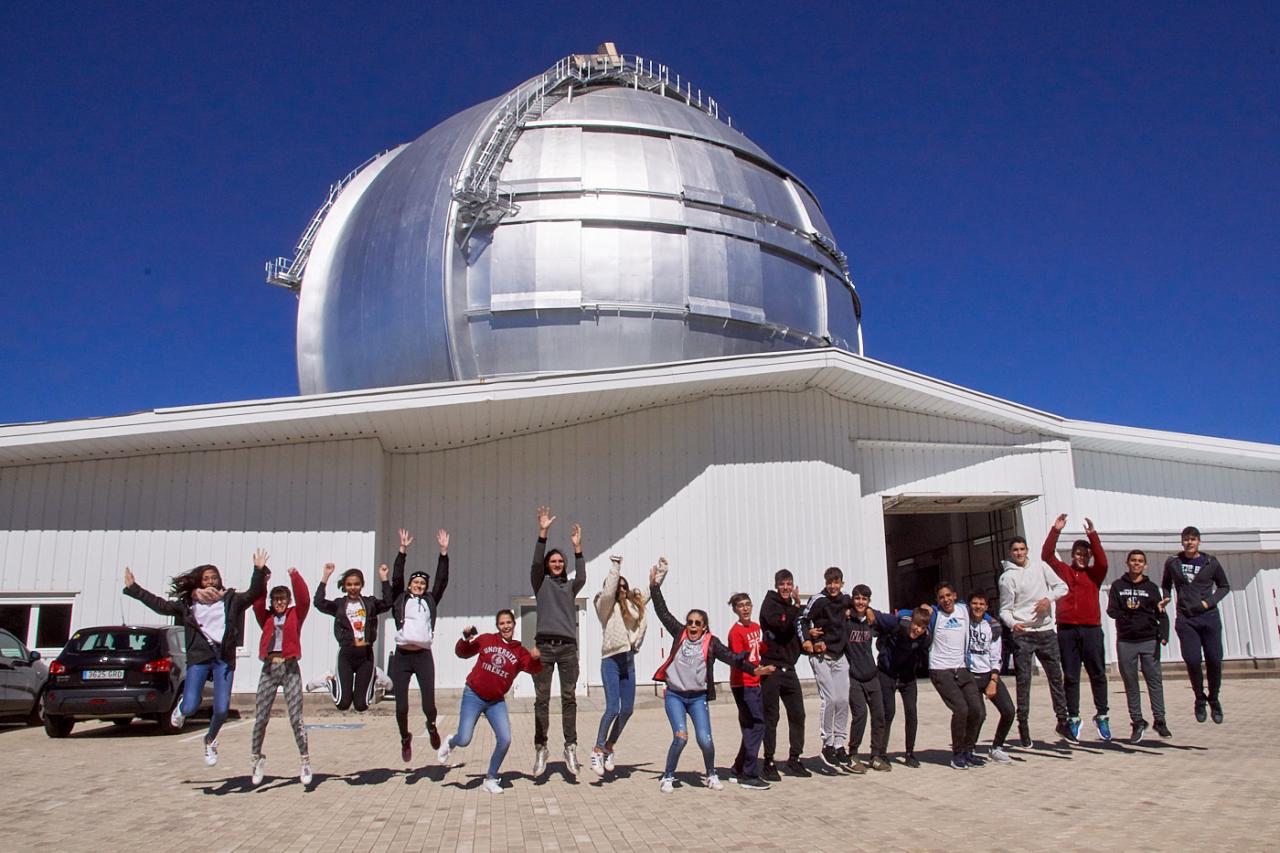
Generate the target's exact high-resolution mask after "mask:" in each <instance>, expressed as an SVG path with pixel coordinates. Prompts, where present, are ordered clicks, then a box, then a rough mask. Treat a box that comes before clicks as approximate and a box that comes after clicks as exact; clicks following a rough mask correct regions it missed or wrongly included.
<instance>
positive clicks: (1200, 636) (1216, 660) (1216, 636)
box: [1173, 610, 1222, 702]
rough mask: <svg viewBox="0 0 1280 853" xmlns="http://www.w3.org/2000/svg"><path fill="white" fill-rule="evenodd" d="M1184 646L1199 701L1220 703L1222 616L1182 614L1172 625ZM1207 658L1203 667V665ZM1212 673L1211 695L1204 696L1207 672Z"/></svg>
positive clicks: (1210, 675)
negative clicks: (1202, 657) (1202, 661)
mask: <svg viewBox="0 0 1280 853" xmlns="http://www.w3.org/2000/svg"><path fill="white" fill-rule="evenodd" d="M1173 630H1174V632H1175V633H1177V635H1178V644H1179V645H1180V646H1182V662H1183V663H1185V664H1186V665H1187V678H1188V679H1189V680H1190V681H1191V690H1192V691H1193V692H1194V693H1195V694H1196V701H1197V702H1217V701H1218V691H1220V690H1221V689H1222V617H1220V616H1219V615H1218V611H1217V610H1210V611H1209V612H1207V613H1199V614H1196V615H1195V616H1184V615H1183V614H1181V613H1179V614H1178V618H1177V620H1176V621H1175V622H1174V623H1173ZM1201 655H1203V656H1204V664H1203V666H1202V665H1201V663H1200V658H1201ZM1206 669H1207V670H1208V671H1209V673H1208V674H1209V692H1208V695H1206V694H1205V690H1204V687H1205V685H1204V677H1205V670H1206Z"/></svg>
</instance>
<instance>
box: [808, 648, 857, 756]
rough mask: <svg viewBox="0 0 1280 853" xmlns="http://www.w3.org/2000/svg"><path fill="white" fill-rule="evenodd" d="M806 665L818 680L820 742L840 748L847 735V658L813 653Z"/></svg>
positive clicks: (815, 679) (847, 737)
mask: <svg viewBox="0 0 1280 853" xmlns="http://www.w3.org/2000/svg"><path fill="white" fill-rule="evenodd" d="M809 665H810V666H812V667H813V679H814V681H817V682H818V706H819V709H820V711H819V713H820V717H821V720H822V722H821V724H820V726H819V733H820V734H821V735H822V745H823V746H830V747H834V748H836V749H839V748H840V747H842V746H844V745H845V743H846V742H847V741H848V739H849V661H848V660H846V659H845V658H844V656H841V657H838V658H836V659H835V660H828V659H826V658H823V657H819V656H817V655H815V656H813V657H810V658H809Z"/></svg>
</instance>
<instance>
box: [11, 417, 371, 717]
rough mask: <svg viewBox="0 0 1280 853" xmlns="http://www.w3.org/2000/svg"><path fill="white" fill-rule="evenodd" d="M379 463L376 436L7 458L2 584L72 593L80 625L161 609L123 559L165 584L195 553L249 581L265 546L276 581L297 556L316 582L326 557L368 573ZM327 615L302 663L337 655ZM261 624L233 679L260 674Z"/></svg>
mask: <svg viewBox="0 0 1280 853" xmlns="http://www.w3.org/2000/svg"><path fill="white" fill-rule="evenodd" d="M382 473H383V464H382V454H381V451H380V449H379V446H378V443H377V442H376V441H373V440H368V439H366V440H361V441H343V442H325V443H311V444H299V445H286V446H282V447H272V448H257V449H247V450H224V451H207V452H199V453H175V454H166V455H158V456H143V457H134V458H129V459H111V460H103V461H93V462H72V463H64V464H55V465H33V466H24V467H21V468H4V469H0V512H3V515H2V516H0V531H3V532H2V533H0V536H3V540H2V542H3V545H2V548H3V550H0V559H3V564H2V565H0V591H2V592H42V591H47V592H74V593H77V597H76V599H75V603H74V606H73V612H72V627H73V630H74V629H76V628H81V627H85V626H89V625H95V624H105V623H113V622H121V621H127V622H136V623H143V624H157V623H158V622H160V621H161V617H159V616H157V615H156V614H154V613H152V612H151V611H149V610H147V609H146V608H144V607H142V605H140V604H138V603H137V602H135V601H133V600H132V599H126V598H125V597H124V596H123V595H122V594H121V592H120V590H121V585H122V583H121V581H122V574H123V570H124V567H125V566H129V567H131V568H132V569H133V572H134V574H135V575H136V576H137V578H138V581H139V583H141V584H142V585H143V586H145V587H146V588H148V589H150V590H152V591H153V592H156V593H158V594H160V593H163V592H164V591H165V589H166V588H167V586H168V579H169V577H170V576H172V575H173V574H175V573H177V572H180V571H183V570H185V569H188V568H191V567H192V566H195V565H199V564H200V563H213V564H214V565H217V566H218V567H219V568H221V569H222V571H223V572H224V575H225V581H226V583H227V584H228V585H229V586H236V587H240V588H243V587H244V586H245V585H246V584H247V583H248V580H249V575H250V572H251V569H252V554H253V550H254V548H256V547H259V546H261V547H264V548H266V549H267V551H268V552H270V554H271V562H270V566H271V568H272V578H271V583H272V584H273V585H274V584H277V583H287V579H286V575H287V570H288V568H289V567H290V566H291V565H296V566H297V567H298V568H299V569H300V570H301V571H302V573H303V575H304V576H305V577H306V578H307V580H308V586H310V587H312V588H314V585H315V583H316V582H317V581H318V580H319V577H320V572H321V568H322V566H323V564H324V562H326V561H328V560H332V561H334V562H336V563H337V564H338V565H339V566H344V567H345V566H359V567H360V568H363V569H365V571H366V573H368V571H369V569H370V568H371V564H370V560H371V558H372V555H373V549H374V531H375V529H376V528H377V519H376V511H377V508H378V506H379V503H380V501H379V496H380V494H381V492H382ZM332 627H333V626H332V624H331V622H330V620H329V619H328V617H326V616H324V615H322V614H320V613H318V612H314V611H313V614H312V616H311V617H310V618H308V620H307V623H306V625H305V626H304V630H303V640H304V643H303V649H304V652H303V671H304V676H306V677H308V678H311V677H315V676H317V675H319V674H320V673H321V672H324V671H325V670H327V669H331V668H332V666H333V655H334V651H333V645H334V641H333V635H332ZM258 637H259V631H258V627H257V623H256V622H255V621H254V619H253V618H252V616H251V615H249V616H246V620H245V654H244V656H242V657H241V659H240V664H239V666H238V667H237V673H236V682H235V689H236V690H237V691H251V690H253V689H254V688H255V687H256V685H257V676H258V671H259V667H258V665H257V661H256V658H257V654H256V652H257V642H258Z"/></svg>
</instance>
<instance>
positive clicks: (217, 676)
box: [124, 548, 267, 767]
mask: <svg viewBox="0 0 1280 853" xmlns="http://www.w3.org/2000/svg"><path fill="white" fill-rule="evenodd" d="M266 588H267V552H266V551H264V550H262V549H261V548H259V549H258V550H256V551H254V552H253V578H252V579H251V580H250V581H249V588H248V589H247V590H245V591H244V592H236V591H235V590H234V589H227V588H225V587H223V585H222V573H221V572H219V571H218V567H217V566H211V565H204V566H196V567H195V568H194V569H192V570H191V571H189V572H186V573H185V574H181V575H176V576H175V577H174V578H173V581H172V583H171V584H170V588H169V594H170V595H171V596H173V597H172V598H168V599H165V598H161V597H160V596H158V595H156V594H154V593H151V592H148V591H147V590H145V589H143V588H142V587H140V586H138V583H137V581H136V580H135V579H134V577H133V572H131V571H129V567H128V566H126V567H125V570H124V594H125V595H127V596H129V597H130V598H136V599H137V600H138V601H140V602H142V603H143V604H144V605H145V606H147V607H149V608H151V609H152V610H154V611H155V612H156V613H159V614H161V615H162V616H172V617H173V618H174V621H175V622H176V623H178V624H179V625H182V626H183V627H184V628H185V629H186V635H187V674H186V680H185V681H184V682H183V686H182V700H181V701H180V702H178V704H176V705H175V706H174V707H173V713H172V714H171V715H170V717H169V721H170V723H172V725H173V727H174V728H181V727H182V723H183V721H184V720H185V719H186V717H187V715H189V714H194V713H195V711H196V709H197V708H199V707H200V693H201V691H202V690H203V689H204V683H205V682H206V681H209V680H212V681H213V715H212V716H211V717H210V718H209V731H208V732H207V733H206V734H205V736H204V763H205V764H207V765H209V766H210V767H212V766H213V765H215V764H217V763H218V730H219V729H220V728H222V723H223V722H224V721H225V720H226V719H227V710H228V709H229V708H230V707H231V681H232V679H233V678H234V677H235V672H236V649H238V648H239V647H240V642H241V639H242V638H243V637H244V612H245V611H246V610H248V609H249V605H250V604H252V603H253V601H254V599H256V598H259V597H260V596H261V595H262V593H263V592H264V591H265V590H266Z"/></svg>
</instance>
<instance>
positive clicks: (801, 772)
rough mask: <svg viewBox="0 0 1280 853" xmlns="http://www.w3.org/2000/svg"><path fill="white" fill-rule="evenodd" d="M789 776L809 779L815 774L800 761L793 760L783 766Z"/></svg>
mask: <svg viewBox="0 0 1280 853" xmlns="http://www.w3.org/2000/svg"><path fill="white" fill-rule="evenodd" d="M783 768H784V769H785V770H786V771H787V775H788V776H795V777H797V778H800V779H808V778H809V777H810V776H812V775H813V774H812V773H811V772H809V768H808V767H805V766H804V765H803V764H801V763H800V759H798V758H791V759H788V761H787V763H786V764H784V765H783Z"/></svg>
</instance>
